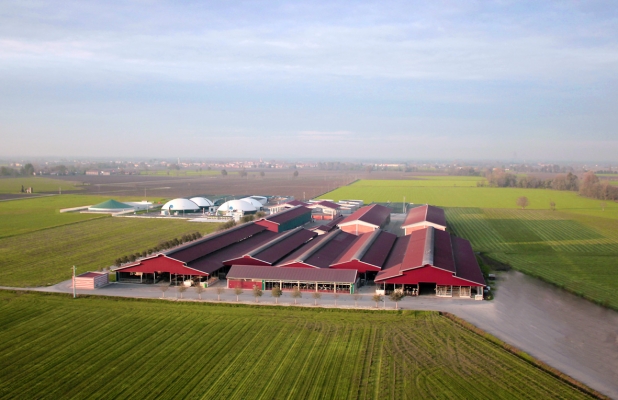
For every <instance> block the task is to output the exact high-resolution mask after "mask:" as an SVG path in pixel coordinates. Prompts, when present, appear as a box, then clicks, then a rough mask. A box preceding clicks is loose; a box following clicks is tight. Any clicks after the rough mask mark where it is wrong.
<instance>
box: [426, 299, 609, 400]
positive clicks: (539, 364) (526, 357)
mask: <svg viewBox="0 0 618 400" xmlns="http://www.w3.org/2000/svg"><path fill="white" fill-rule="evenodd" d="M438 313H439V314H440V315H442V316H444V317H446V318H448V319H450V320H451V321H453V322H455V323H456V324H458V325H459V326H461V327H462V328H464V329H467V330H469V331H471V332H473V333H476V334H477V335H479V336H481V337H482V338H483V339H485V340H487V341H489V342H490V343H493V344H495V345H496V346H498V347H500V348H503V349H504V350H506V351H508V352H509V353H511V354H513V355H514V356H516V357H518V358H519V359H521V360H523V361H525V362H526V363H528V364H530V365H532V366H534V367H536V368H538V369H539V370H541V371H543V372H546V373H548V374H550V375H552V376H553V377H555V378H556V379H559V380H561V381H562V382H564V383H566V384H568V385H569V386H571V387H573V388H575V389H577V390H579V391H580V392H582V393H585V394H588V395H590V396H593V397H595V398H597V399H611V398H610V397H607V396H605V395H604V394H602V393H600V392H597V391H596V390H594V389H592V388H590V387H589V386H587V385H585V384H583V383H582V382H580V381H578V380H577V379H575V378H572V377H570V376H569V375H567V374H565V373H562V372H560V371H559V370H557V369H556V368H553V367H551V366H549V365H548V364H546V363H544V362H543V361H541V360H538V359H536V358H534V357H532V356H531V355H530V354H528V353H526V352H525V351H523V350H520V349H518V348H517V347H515V346H512V345H510V344H508V343H506V342H504V341H502V340H500V339H498V338H497V337H495V336H494V335H492V334H490V333H488V332H486V331H484V330H482V329H481V328H478V327H477V326H475V325H474V324H471V323H470V322H468V321H466V320H465V319H463V318H459V317H458V316H456V315H455V314H451V313H449V312H444V311H439V312H438Z"/></svg>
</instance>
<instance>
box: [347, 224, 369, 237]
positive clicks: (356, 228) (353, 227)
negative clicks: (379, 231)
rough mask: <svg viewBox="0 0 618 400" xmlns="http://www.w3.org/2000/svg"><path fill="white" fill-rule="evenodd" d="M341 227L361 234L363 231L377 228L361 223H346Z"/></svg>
mask: <svg viewBox="0 0 618 400" xmlns="http://www.w3.org/2000/svg"><path fill="white" fill-rule="evenodd" d="M340 228H341V230H342V231H344V232H347V233H351V234H353V235H357V234H358V235H360V234H361V233H367V232H373V231H375V230H376V228H373V227H370V226H367V225H361V224H353V225H346V226H341V227H340Z"/></svg>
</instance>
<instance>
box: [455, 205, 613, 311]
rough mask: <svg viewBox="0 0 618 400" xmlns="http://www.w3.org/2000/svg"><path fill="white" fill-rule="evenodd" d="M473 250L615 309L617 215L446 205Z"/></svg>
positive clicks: (457, 227) (461, 234) (456, 231)
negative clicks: (612, 217)
mask: <svg viewBox="0 0 618 400" xmlns="http://www.w3.org/2000/svg"><path fill="white" fill-rule="evenodd" d="M446 211H447V221H448V224H449V226H450V227H451V228H452V230H453V231H454V233H456V234H457V235H459V236H461V237H464V238H467V239H469V240H470V241H471V242H472V246H473V247H474V249H475V250H476V251H482V252H485V253H487V254H488V255H489V256H490V257H492V258H494V259H497V260H499V261H502V262H504V263H508V264H510V265H511V266H513V267H514V268H516V269H518V270H520V271H523V272H525V273H527V274H530V275H533V276H537V277H540V278H542V279H544V280H546V281H548V282H552V283H554V284H556V285H558V286H561V287H564V288H565V289H567V290H569V291H571V292H573V293H576V294H579V295H581V296H584V297H586V298H588V299H590V300H592V301H595V302H597V303H602V304H606V305H608V306H611V307H613V308H616V309H618V290H616V289H617V288H618V268H616V266H617V265H618V220H615V219H607V218H598V217H593V216H585V215H573V214H568V213H562V212H552V211H545V210H525V211H522V210H504V209H480V208H447V210H446Z"/></svg>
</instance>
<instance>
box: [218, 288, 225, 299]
mask: <svg viewBox="0 0 618 400" xmlns="http://www.w3.org/2000/svg"><path fill="white" fill-rule="evenodd" d="M223 293H225V288H222V287H221V286H219V287H218V288H217V301H221V295H222V294H223Z"/></svg>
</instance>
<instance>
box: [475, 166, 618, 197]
mask: <svg viewBox="0 0 618 400" xmlns="http://www.w3.org/2000/svg"><path fill="white" fill-rule="evenodd" d="M485 177H486V178H487V182H486V183H485V182H478V183H477V185H478V186H491V187H517V188H525V189H553V190H569V191H573V192H579V194H580V195H582V196H585V197H590V198H593V199H599V200H618V187H617V186H613V185H611V184H610V183H609V181H600V180H599V177H598V176H596V174H595V173H594V172H592V171H588V172H586V173H585V174H584V176H583V177H582V179H579V178H578V177H577V175H575V174H573V173H571V172H569V173H567V174H560V175H557V176H556V177H555V178H553V179H540V178H536V177H534V176H517V175H514V174H511V173H508V172H506V171H504V170H502V169H496V170H493V171H490V172H487V174H486V175H485Z"/></svg>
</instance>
